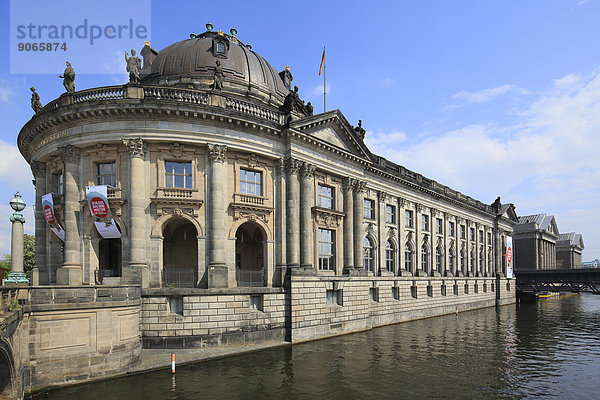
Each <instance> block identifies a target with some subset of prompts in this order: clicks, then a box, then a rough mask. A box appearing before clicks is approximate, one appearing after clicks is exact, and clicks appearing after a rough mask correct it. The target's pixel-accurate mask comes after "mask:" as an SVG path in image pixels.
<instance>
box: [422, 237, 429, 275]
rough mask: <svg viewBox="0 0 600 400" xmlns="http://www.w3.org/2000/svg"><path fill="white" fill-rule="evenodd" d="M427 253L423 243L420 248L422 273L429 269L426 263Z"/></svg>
mask: <svg viewBox="0 0 600 400" xmlns="http://www.w3.org/2000/svg"><path fill="white" fill-rule="evenodd" d="M428 258H429V251H427V246H426V244H425V243H423V245H422V246H421V269H422V270H423V271H427V270H428V267H429V263H428V261H429V260H428Z"/></svg>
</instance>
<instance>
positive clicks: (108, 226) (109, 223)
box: [85, 185, 121, 239]
mask: <svg viewBox="0 0 600 400" xmlns="http://www.w3.org/2000/svg"><path fill="white" fill-rule="evenodd" d="M106 192H107V189H106V185H101V186H86V188H85V197H86V200H87V203H88V207H89V209H90V213H91V214H92V217H93V218H94V225H96V229H97V230H98V233H99V234H100V236H102V237H103V238H105V239H118V238H120V237H121V232H119V228H117V225H116V224H115V220H114V219H113V218H112V214H111V212H110V206H109V205H108V198H107V197H106Z"/></svg>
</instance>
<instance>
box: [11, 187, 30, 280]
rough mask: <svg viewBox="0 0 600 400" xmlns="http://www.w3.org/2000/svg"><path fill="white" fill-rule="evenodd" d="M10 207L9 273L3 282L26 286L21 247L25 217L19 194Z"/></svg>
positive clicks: (22, 248) (22, 249) (23, 205)
mask: <svg viewBox="0 0 600 400" xmlns="http://www.w3.org/2000/svg"><path fill="white" fill-rule="evenodd" d="M10 206H11V207H12V209H13V210H14V212H13V214H12V216H11V217H10V222H12V237H11V241H10V262H11V271H10V272H9V273H8V277H7V278H6V280H5V283H7V284H27V283H29V281H28V280H27V276H26V275H25V273H24V272H23V257H24V255H25V254H24V246H23V224H24V223H25V217H24V216H23V214H22V213H21V211H22V210H23V209H25V202H24V201H23V200H22V199H21V194H20V193H19V192H17V193H15V197H14V198H13V199H12V200H11V201H10Z"/></svg>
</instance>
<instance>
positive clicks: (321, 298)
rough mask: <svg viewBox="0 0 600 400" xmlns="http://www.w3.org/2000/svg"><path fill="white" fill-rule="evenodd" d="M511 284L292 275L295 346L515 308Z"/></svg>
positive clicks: (482, 280) (485, 280)
mask: <svg viewBox="0 0 600 400" xmlns="http://www.w3.org/2000/svg"><path fill="white" fill-rule="evenodd" d="M507 283H509V280H507V279H498V280H497V279H496V278H429V277H410V278H404V277H360V278H359V277H353V278H351V279H350V278H344V277H335V278H334V277H321V276H315V277H307V276H292V277H291V281H290V285H291V297H292V300H291V337H292V342H301V341H306V340H312V339H318V338H323V337H328V336H333V335H339V334H345V333H349V332H353V331H359V330H365V329H370V328H372V327H376V326H381V325H386V324H393V323H397V322H403V321H409V320H414V319H419V318H425V317H432V316H436V315H443V314H449V313H454V312H456V311H457V310H458V312H462V311H467V310H472V309H476V308H483V307H492V306H494V305H496V304H497V303H498V304H509V303H511V302H513V303H514V301H515V287H514V282H510V288H508V287H507ZM328 291H333V292H337V299H336V298H335V297H333V299H332V298H331V297H329V298H328V293H327V292H328ZM330 295H331V292H330ZM333 296H335V294H333ZM335 300H337V303H336V301H335Z"/></svg>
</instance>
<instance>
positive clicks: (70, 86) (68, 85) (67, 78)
mask: <svg viewBox="0 0 600 400" xmlns="http://www.w3.org/2000/svg"><path fill="white" fill-rule="evenodd" d="M58 77H59V78H63V86H64V87H65V89H66V90H67V93H75V70H74V69H73V68H72V67H71V63H70V62H68V61H67V68H65V72H63V74H62V75H59V76H58Z"/></svg>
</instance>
